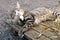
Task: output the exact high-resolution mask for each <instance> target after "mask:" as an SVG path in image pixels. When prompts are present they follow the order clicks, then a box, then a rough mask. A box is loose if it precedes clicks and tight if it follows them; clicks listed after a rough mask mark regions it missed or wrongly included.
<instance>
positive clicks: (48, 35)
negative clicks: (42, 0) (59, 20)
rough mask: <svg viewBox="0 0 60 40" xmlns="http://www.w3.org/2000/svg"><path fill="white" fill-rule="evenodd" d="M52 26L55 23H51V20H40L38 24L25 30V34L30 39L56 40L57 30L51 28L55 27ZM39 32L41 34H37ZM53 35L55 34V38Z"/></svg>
mask: <svg viewBox="0 0 60 40" xmlns="http://www.w3.org/2000/svg"><path fill="white" fill-rule="evenodd" d="M44 25H45V26H44ZM54 26H55V25H53V21H47V22H42V23H41V24H40V25H38V26H36V27H33V28H31V29H30V30H29V31H27V32H26V33H25V35H26V36H28V37H29V38H31V39H32V40H54V39H56V40H58V39H57V36H58V34H57V33H58V32H57V31H58V30H57V31H56V30H55V29H53V28H55V27H54ZM56 29H57V28H56ZM39 34H41V35H40V36H39ZM38 36H39V37H38ZM53 36H55V37H56V38H54V37H53Z"/></svg>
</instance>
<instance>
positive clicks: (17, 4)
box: [16, 1, 20, 10]
mask: <svg viewBox="0 0 60 40" xmlns="http://www.w3.org/2000/svg"><path fill="white" fill-rule="evenodd" d="M16 8H17V9H18V10H19V9H20V4H19V2H18V1H17V3H16Z"/></svg>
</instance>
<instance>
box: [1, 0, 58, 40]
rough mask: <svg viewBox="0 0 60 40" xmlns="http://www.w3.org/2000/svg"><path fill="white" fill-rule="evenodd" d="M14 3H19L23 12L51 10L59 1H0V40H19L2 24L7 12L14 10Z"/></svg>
mask: <svg viewBox="0 0 60 40" xmlns="http://www.w3.org/2000/svg"><path fill="white" fill-rule="evenodd" d="M16 1H19V3H20V5H21V8H22V9H23V10H28V11H30V10H32V9H35V8H37V7H47V8H53V7H55V6H57V5H58V1H59V0H0V40H21V39H20V38H19V37H18V36H13V33H11V32H10V31H9V30H8V28H7V27H5V26H6V25H5V24H4V22H3V21H6V19H7V18H8V14H9V13H7V12H8V11H9V10H13V9H14V8H15V6H16Z"/></svg>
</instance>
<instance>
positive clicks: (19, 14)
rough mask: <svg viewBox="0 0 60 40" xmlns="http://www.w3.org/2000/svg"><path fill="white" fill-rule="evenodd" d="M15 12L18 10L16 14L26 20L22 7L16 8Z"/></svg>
mask: <svg viewBox="0 0 60 40" xmlns="http://www.w3.org/2000/svg"><path fill="white" fill-rule="evenodd" d="M15 12H16V16H19V17H20V19H21V20H24V17H23V14H24V11H23V10H22V9H20V10H19V11H18V10H15Z"/></svg>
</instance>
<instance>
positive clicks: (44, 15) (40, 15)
mask: <svg viewBox="0 0 60 40" xmlns="http://www.w3.org/2000/svg"><path fill="white" fill-rule="evenodd" d="M16 8H17V9H16V10H14V11H12V13H11V18H12V22H13V23H16V24H17V25H19V26H21V30H20V31H19V32H18V34H19V36H21V37H23V34H24V32H26V31H27V30H29V29H30V28H31V27H33V25H39V24H40V22H42V21H46V20H54V19H55V18H56V17H55V16H54V15H52V14H53V12H52V11H51V10H49V9H47V8H45V7H42V8H37V9H34V10H32V11H30V12H29V11H23V10H22V9H21V8H20V5H19V3H18V2H17V7H16Z"/></svg>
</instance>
